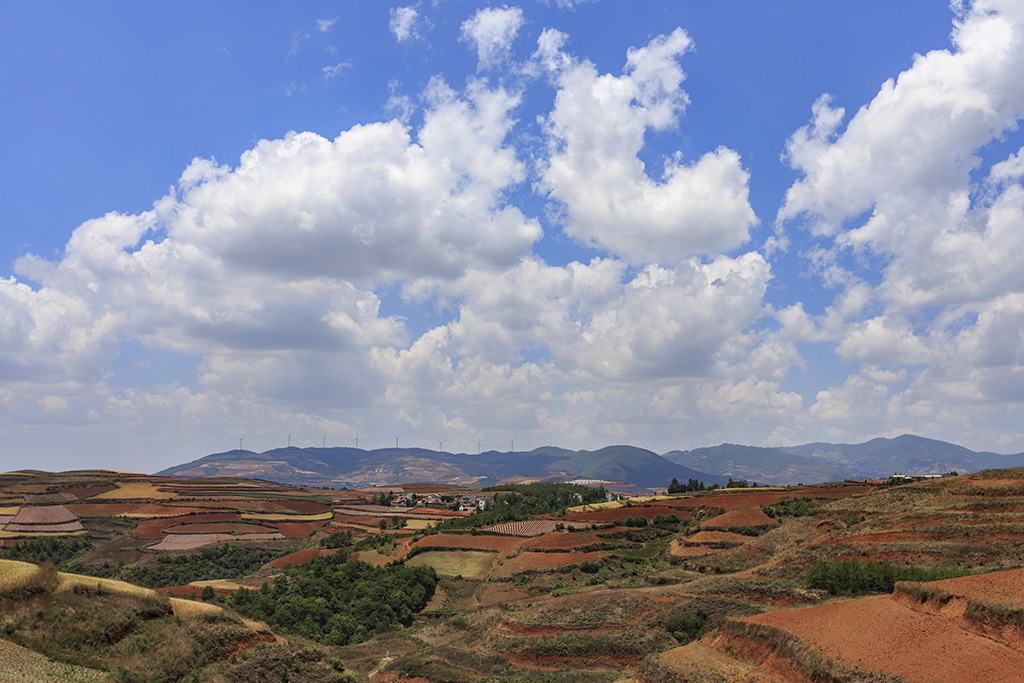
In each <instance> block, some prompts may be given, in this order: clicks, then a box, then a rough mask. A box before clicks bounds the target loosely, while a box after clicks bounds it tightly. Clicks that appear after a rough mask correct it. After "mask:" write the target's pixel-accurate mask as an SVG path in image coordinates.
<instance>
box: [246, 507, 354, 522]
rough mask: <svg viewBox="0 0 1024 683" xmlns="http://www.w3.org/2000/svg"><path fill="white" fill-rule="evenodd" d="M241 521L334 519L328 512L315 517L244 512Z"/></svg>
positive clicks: (320, 520)
mask: <svg viewBox="0 0 1024 683" xmlns="http://www.w3.org/2000/svg"><path fill="white" fill-rule="evenodd" d="M242 519H246V520H262V521H264V522H326V521H327V520H329V519H334V512H333V511H331V510H328V511H327V512H320V513H318V514H315V515H298V514H295V515H284V514H281V513H280V512H246V513H243V514H242Z"/></svg>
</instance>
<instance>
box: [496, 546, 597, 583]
mask: <svg viewBox="0 0 1024 683" xmlns="http://www.w3.org/2000/svg"><path fill="white" fill-rule="evenodd" d="M607 555H608V553H606V552H599V551H598V552H592V553H573V552H569V553H523V554H521V555H517V556H516V557H509V558H506V559H504V560H503V561H502V564H501V566H499V567H497V568H496V569H494V570H493V575H494V576H495V577H506V576H511V575H513V574H518V573H519V572H524V571H528V570H530V569H541V570H542V569H551V568H552V567H562V566H564V565H567V564H581V563H583V562H587V561H590V562H596V561H598V560H600V559H601V558H603V557H605V556H607ZM491 566H494V565H493V564H492V565H491Z"/></svg>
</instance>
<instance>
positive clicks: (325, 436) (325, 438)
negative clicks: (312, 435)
mask: <svg viewBox="0 0 1024 683" xmlns="http://www.w3.org/2000/svg"><path fill="white" fill-rule="evenodd" d="M324 448H327V432H324Z"/></svg>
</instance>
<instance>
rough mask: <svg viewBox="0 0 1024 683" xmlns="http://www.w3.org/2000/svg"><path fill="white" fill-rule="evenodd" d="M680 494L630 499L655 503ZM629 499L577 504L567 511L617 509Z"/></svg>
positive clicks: (573, 513)
mask: <svg viewBox="0 0 1024 683" xmlns="http://www.w3.org/2000/svg"><path fill="white" fill-rule="evenodd" d="M675 498H678V496H655V495H650V496H636V497H634V498H630V499H629V500H628V502H629V503H631V504H633V505H643V504H645V503H654V502H656V501H659V500H674V499H675ZM626 503H627V501H625V500H612V501H607V502H604V503H589V504H587V505H576V506H573V507H571V508H566V510H565V511H566V513H567V514H571V515H578V514H579V513H581V512H594V511H595V510H615V509H618V508H623V507H626Z"/></svg>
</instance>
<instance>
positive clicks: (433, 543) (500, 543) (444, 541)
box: [416, 534, 520, 552]
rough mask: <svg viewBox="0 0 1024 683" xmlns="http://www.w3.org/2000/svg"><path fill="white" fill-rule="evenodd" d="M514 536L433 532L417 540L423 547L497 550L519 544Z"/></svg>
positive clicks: (419, 545) (417, 543) (418, 544)
mask: <svg viewBox="0 0 1024 683" xmlns="http://www.w3.org/2000/svg"><path fill="white" fill-rule="evenodd" d="M519 542H520V541H519V539H517V538H515V537H514V536H473V535H470V534H431V535H430V536H425V537H423V538H421V539H420V540H419V541H417V542H416V545H417V546H418V547H421V548H458V549H460V550H497V551H499V552H500V551H503V550H508V549H510V548H514V547H516V546H517V545H518V544H519Z"/></svg>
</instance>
